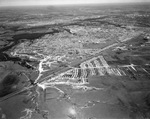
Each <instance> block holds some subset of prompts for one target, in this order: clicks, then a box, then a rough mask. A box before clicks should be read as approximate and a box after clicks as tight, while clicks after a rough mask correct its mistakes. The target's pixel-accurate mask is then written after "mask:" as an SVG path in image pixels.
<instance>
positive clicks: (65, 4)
mask: <svg viewBox="0 0 150 119" xmlns="http://www.w3.org/2000/svg"><path fill="white" fill-rule="evenodd" d="M146 3H150V1H149V2H103V3H100V2H97V3H64V4H55V3H54V4H26V5H23V4H20V5H0V7H26V6H29V7H30V6H69V5H71V6H72V5H75V6H77V5H94V4H99V5H100V4H146Z"/></svg>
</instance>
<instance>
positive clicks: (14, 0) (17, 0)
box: [0, 0, 150, 6]
mask: <svg viewBox="0 0 150 119" xmlns="http://www.w3.org/2000/svg"><path fill="white" fill-rule="evenodd" d="M124 2H125V3H128V2H150V0H0V6H22V5H27V6H28V5H66V4H90V3H124Z"/></svg>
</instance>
